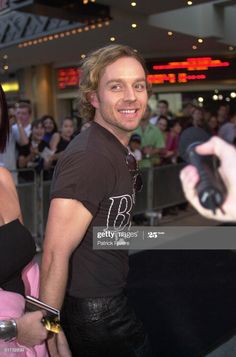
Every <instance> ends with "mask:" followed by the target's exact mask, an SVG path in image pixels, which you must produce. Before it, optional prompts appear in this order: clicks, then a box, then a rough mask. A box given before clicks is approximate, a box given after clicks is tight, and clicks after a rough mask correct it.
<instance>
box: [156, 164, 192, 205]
mask: <svg viewBox="0 0 236 357" xmlns="http://www.w3.org/2000/svg"><path fill="white" fill-rule="evenodd" d="M184 166H185V164H170V165H166V166H160V167H156V168H154V169H152V171H153V185H152V188H153V192H152V197H153V201H152V210H153V211H155V210H161V209H163V208H167V207H171V206H175V205H178V204H180V203H184V202H186V198H185V196H184V193H183V190H182V186H181V182H180V179H179V174H180V171H181V169H182V168H183V167H184Z"/></svg>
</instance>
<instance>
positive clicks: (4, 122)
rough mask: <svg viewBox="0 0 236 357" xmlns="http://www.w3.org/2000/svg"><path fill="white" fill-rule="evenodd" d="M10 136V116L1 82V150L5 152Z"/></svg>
mask: <svg viewBox="0 0 236 357" xmlns="http://www.w3.org/2000/svg"><path fill="white" fill-rule="evenodd" d="M8 137H9V118H8V108H7V101H6V96H5V93H4V91H3V89H2V86H1V84H0V152H4V150H5V148H6V144H7V141H8Z"/></svg>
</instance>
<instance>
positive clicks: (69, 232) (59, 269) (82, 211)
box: [40, 198, 92, 309]
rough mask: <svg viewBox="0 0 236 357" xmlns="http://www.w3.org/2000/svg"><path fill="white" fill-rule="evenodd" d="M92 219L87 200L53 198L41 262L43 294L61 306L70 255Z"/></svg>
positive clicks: (44, 298) (41, 291) (51, 301)
mask: <svg viewBox="0 0 236 357" xmlns="http://www.w3.org/2000/svg"><path fill="white" fill-rule="evenodd" d="M91 220H92V214H91V213H90V212H89V211H88V210H87V209H86V208H85V207H84V206H83V204H82V203H81V202H79V201H77V200H73V199H62V198H55V199H53V200H52V202H51V206H50V210H49V216H48V223H47V228H46V237H45V241H44V252H43V258H42V264H41V289H40V298H41V299H42V300H43V301H45V302H46V303H47V304H49V305H52V306H53V307H55V308H59V309H60V308H61V306H62V303H63V299H64V294H65V289H66V284H67V278H68V265H69V259H70V256H71V254H72V253H73V251H74V250H75V249H76V247H77V246H78V245H79V244H80V242H81V240H82V239H83V237H84V235H85V233H86V230H87V228H88V226H89V224H90V222H91Z"/></svg>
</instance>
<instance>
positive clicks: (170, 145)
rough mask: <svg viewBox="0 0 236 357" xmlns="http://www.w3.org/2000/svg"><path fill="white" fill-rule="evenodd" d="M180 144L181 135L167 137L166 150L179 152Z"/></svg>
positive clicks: (169, 134)
mask: <svg viewBox="0 0 236 357" xmlns="http://www.w3.org/2000/svg"><path fill="white" fill-rule="evenodd" d="M178 144H179V135H176V136H173V135H171V133H170V132H169V133H167V135H166V150H168V151H174V152H175V153H176V152H177V149H178Z"/></svg>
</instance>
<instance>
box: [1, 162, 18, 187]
mask: <svg viewBox="0 0 236 357" xmlns="http://www.w3.org/2000/svg"><path fill="white" fill-rule="evenodd" d="M0 184H1V186H5V187H8V188H13V189H14V190H15V183H14V181H13V178H12V175H11V173H10V172H9V171H8V170H7V169H5V167H0Z"/></svg>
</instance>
